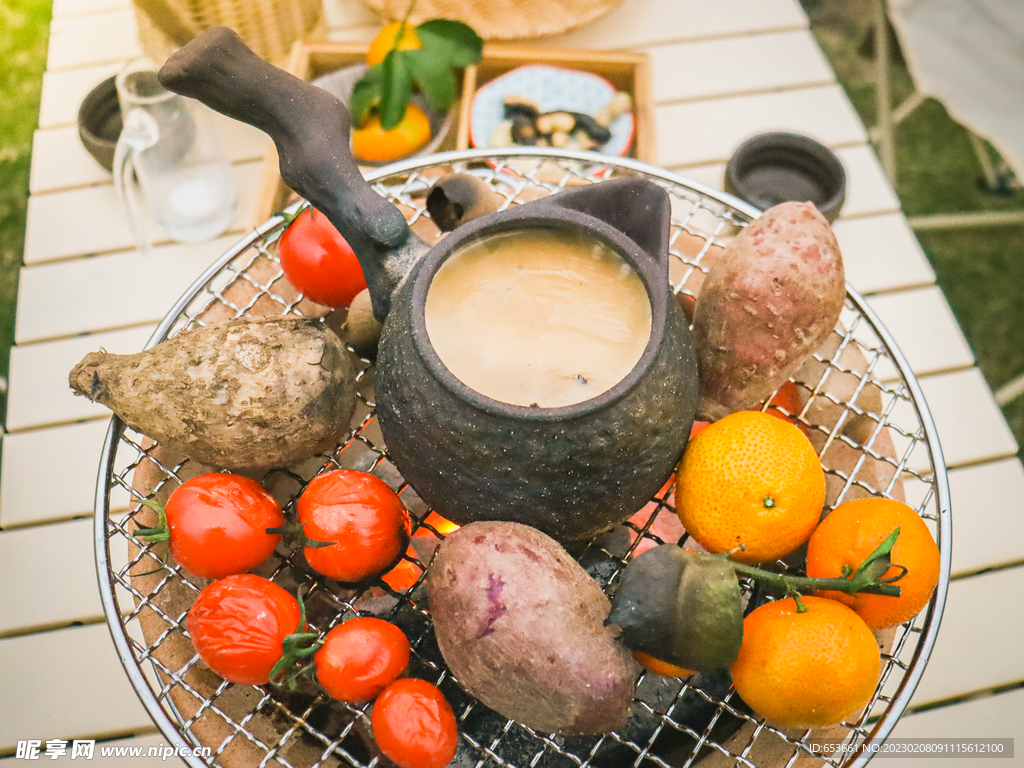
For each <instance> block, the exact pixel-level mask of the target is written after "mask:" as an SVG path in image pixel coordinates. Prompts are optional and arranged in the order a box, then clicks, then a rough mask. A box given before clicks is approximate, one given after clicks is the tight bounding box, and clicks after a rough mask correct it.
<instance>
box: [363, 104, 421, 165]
mask: <svg viewBox="0 0 1024 768" xmlns="http://www.w3.org/2000/svg"><path fill="white" fill-rule="evenodd" d="M428 141H430V119H429V118H428V117H427V116H426V114H424V112H423V110H422V109H420V108H419V107H417V106H416V105H415V104H409V105H408V106H407V107H406V109H405V117H403V118H402V119H401V120H400V121H399V123H398V125H396V126H395V127H394V128H392V129H390V130H384V128H383V127H382V126H381V124H380V115H378V114H377V113H376V112H372V113H370V116H369V117H367V118H366V121H365V122H364V123H363V124H362V125H361V126H360V127H359V128H356V129H355V130H354V131H352V154H353V155H355V156H356V159H357V160H365V161H367V162H371V163H386V162H389V161H391V160H397V159H398V158H400V157H405V156H406V155H410V154H412V153H413V152H415V151H416V150H417V149H419V148H420V147H422V146H423V145H424V144H426V143H427V142H428Z"/></svg>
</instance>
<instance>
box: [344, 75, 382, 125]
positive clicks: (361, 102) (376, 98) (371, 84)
mask: <svg viewBox="0 0 1024 768" xmlns="http://www.w3.org/2000/svg"><path fill="white" fill-rule="evenodd" d="M383 98H384V68H383V66H382V65H381V64H378V65H377V66H375V67H370V69H368V70H367V71H366V74H365V75H363V76H362V77H361V78H359V80H357V81H356V84H355V86H353V88H352V95H351V96H349V99H348V111H349V113H350V114H351V116H352V124H353V125H354V126H356V127H359V126H360V125H362V124H363V122H364V121H365V120H366V116H367V115H368V114H369V113H370V110H371V109H374V108H375V107H377V106H378V105H379V104H380V102H381V100H382V99H383Z"/></svg>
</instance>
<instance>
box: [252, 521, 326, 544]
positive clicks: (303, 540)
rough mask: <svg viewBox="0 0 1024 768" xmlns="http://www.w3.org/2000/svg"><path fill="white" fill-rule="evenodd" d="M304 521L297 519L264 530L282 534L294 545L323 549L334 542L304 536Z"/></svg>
mask: <svg viewBox="0 0 1024 768" xmlns="http://www.w3.org/2000/svg"><path fill="white" fill-rule="evenodd" d="M305 527H306V524H305V523H300V522H298V521H297V520H293V521H291V522H288V523H285V524H284V525H281V526H278V527H277V528H267V529H266V532H267V533H269V534H276V535H279V536H284V537H285V540H286V541H287V542H288V543H289V544H291V545H293V546H296V547H309V548H310V549H323V548H324V547H329V546H331V545H332V544H334V543H336V542H333V541H317V540H316V539H311V538H309V537H308V536H306V532H305Z"/></svg>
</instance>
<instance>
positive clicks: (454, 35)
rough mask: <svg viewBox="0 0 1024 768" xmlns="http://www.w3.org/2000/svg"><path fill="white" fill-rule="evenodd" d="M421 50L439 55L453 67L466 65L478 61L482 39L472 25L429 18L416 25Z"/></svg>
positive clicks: (482, 44) (482, 48) (482, 45)
mask: <svg viewBox="0 0 1024 768" xmlns="http://www.w3.org/2000/svg"><path fill="white" fill-rule="evenodd" d="M416 36H417V37H418V38H419V39H420V45H422V46H423V50H431V51H434V52H436V53H438V54H440V55H443V56H444V57H445V59H446V60H447V61H448V62H449V63H450V64H451V65H452V66H453V67H468V66H470V65H471V64H476V63H477V62H478V61H480V56H481V55H482V54H483V50H484V41H483V40H482V39H481V38H480V35H478V34H477V33H476V32H474V31H473V28H472V27H469V26H467V25H466V24H463V23H462V22H461V21H452V20H451V19H431V20H430V21H425V22H423V23H422V24H420V25H419V26H418V27H416Z"/></svg>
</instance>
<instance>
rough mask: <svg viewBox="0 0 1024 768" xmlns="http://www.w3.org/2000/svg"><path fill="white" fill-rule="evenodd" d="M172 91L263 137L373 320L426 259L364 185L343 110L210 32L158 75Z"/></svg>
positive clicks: (223, 31) (222, 32) (232, 39)
mask: <svg viewBox="0 0 1024 768" xmlns="http://www.w3.org/2000/svg"><path fill="white" fill-rule="evenodd" d="M159 79H160V83H161V84H162V85H163V86H164V87H165V88H167V89H168V90H170V91H174V92H175V93H180V94H182V95H183V96H190V97H193V98H196V99H198V100H199V101H201V102H203V103H204V104H206V105H207V106H208V107H210V108H212V109H214V110H216V111H217V112H220V113H222V114H224V115H227V116H229V117H233V118H234V119H236V120H240V121H242V122H244V123H248V124H249V125H252V126H254V127H256V128H259V129H260V130H262V131H263V132H264V133H267V134H268V135H269V136H270V138H271V139H273V141H274V144H275V145H276V147H277V152H278V157H279V158H280V165H281V178H282V179H283V180H284V182H285V183H286V184H287V185H288V186H289V187H291V188H292V189H294V190H295V191H296V192H298V193H299V194H300V195H302V196H303V197H304V198H305V199H306V200H308V201H309V202H310V203H311V204H312V205H313V206H314V207H315V208H316V209H318V210H319V211H321V212H322V213H323V214H325V215H326V216H327V218H328V219H329V220H330V221H331V223H332V224H334V226H335V227H336V228H337V229H338V231H339V232H340V233H341V234H342V236H343V237H344V238H345V239H346V240H347V241H348V243H349V245H351V246H352V250H353V251H354V252H355V254H356V257H357V258H358V259H359V263H360V264H361V265H362V267H363V273H364V274H365V276H366V280H367V285H368V287H369V290H370V298H371V301H372V303H373V311H374V315H376V316H377V319H378V320H380V321H383V319H384V317H385V316H386V315H387V311H388V309H389V308H390V303H391V294H392V293H393V292H394V289H395V288H396V287H397V286H398V284H399V283H400V282H401V281H402V279H404V277H405V276H406V275H407V274H408V272H409V271H410V269H411V268H412V266H413V265H414V264H415V263H416V262H417V261H418V260H419V258H420V257H421V256H422V255H423V254H424V253H425V252H426V250H427V246H426V244H425V243H424V242H423V241H422V240H420V239H419V238H418V237H416V235H415V234H413V233H412V231H411V230H410V229H409V225H408V224H407V223H406V221H405V217H404V216H403V215H402V213H401V212H400V211H399V210H398V209H397V208H396V207H395V206H393V205H392V204H391V203H389V202H388V201H387V200H385V199H384V198H383V197H381V196H380V195H378V194H376V193H375V192H374V191H373V190H372V189H371V188H370V186H369V184H367V183H366V181H365V180H364V179H363V176H362V174H361V173H360V172H359V168H358V167H357V166H356V163H355V160H354V159H353V157H352V152H351V149H350V147H349V125H350V117H349V114H348V111H347V110H346V109H345V107H344V105H342V103H341V102H340V101H338V99H336V98H335V97H334V96H332V95H331V94H329V93H327V92H326V91H324V90H322V89H321V88H318V87H316V86H315V85H311V84H310V83H306V82H304V81H302V80H300V79H299V78H297V77H295V76H293V75H291V74H289V73H287V72H285V71H284V70H282V69H279V68H277V67H275V66H273V65H272V64H270V63H268V62H266V61H264V60H263V59H261V58H259V57H258V56H257V55H256V54H255V53H253V52H252V51H251V50H250V49H249V48H248V47H247V46H246V45H245V43H244V42H242V39H241V38H240V37H239V36H238V35H237V34H235V33H234V32H233V31H231V30H230V29H228V28H227V27H211V28H210V29H208V30H206V31H205V32H203V33H202V34H201V35H200V36H199V37H197V38H195V39H194V40H192V41H191V42H190V43H188V44H187V45H185V46H184V47H183V48H180V49H179V50H178V51H176V52H175V53H174V54H172V55H171V57H170V58H169V59H168V60H167V62H166V63H165V64H164V65H163V67H162V68H161V69H160V72H159Z"/></svg>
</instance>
